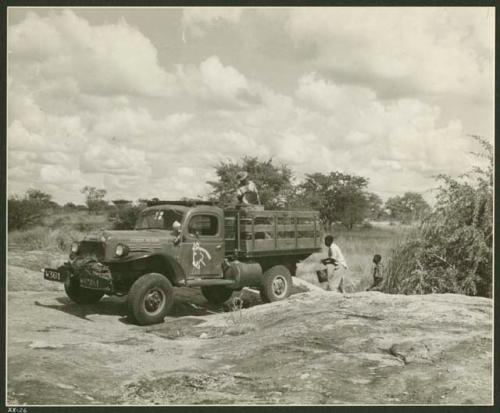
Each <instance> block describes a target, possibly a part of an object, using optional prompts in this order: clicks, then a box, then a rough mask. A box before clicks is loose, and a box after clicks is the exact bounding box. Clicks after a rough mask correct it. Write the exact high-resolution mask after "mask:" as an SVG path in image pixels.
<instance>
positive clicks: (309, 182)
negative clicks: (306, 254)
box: [295, 172, 370, 229]
mask: <svg viewBox="0 0 500 413" xmlns="http://www.w3.org/2000/svg"><path fill="white" fill-rule="evenodd" d="M367 185H368V179H366V178H363V177H361V176H356V175H349V174H343V173H341V172H330V174H328V175H325V174H322V173H319V172H317V173H314V174H308V175H306V179H305V181H304V182H303V183H302V184H301V185H299V188H298V191H297V194H296V195H295V198H296V199H298V200H299V202H300V203H307V204H308V205H309V207H311V208H312V209H316V210H318V211H319V213H320V219H321V221H322V222H323V224H324V225H325V226H327V228H329V227H330V226H331V225H332V223H334V222H336V221H340V222H342V223H343V224H344V225H345V226H346V227H347V228H349V229H352V228H353V226H354V224H357V223H359V222H362V221H363V219H364V218H365V216H366V212H367V210H368V208H369V205H370V204H369V202H370V195H369V194H368V193H367V192H366V191H365V188H366V186H367Z"/></svg>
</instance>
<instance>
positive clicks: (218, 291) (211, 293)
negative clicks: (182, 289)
mask: <svg viewBox="0 0 500 413" xmlns="http://www.w3.org/2000/svg"><path fill="white" fill-rule="evenodd" d="M201 293H202V294H203V297H205V298H206V299H207V300H208V302H209V303H210V304H215V305H220V304H222V303H225V302H226V301H227V300H229V298H230V297H231V295H233V290H230V289H229V288H226V287H224V286H223V285H211V286H207V287H201Z"/></svg>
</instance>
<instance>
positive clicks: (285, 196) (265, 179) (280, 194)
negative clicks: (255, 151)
mask: <svg viewBox="0 0 500 413" xmlns="http://www.w3.org/2000/svg"><path fill="white" fill-rule="evenodd" d="M241 171H246V172H248V174H249V178H250V180H252V181H253V182H254V183H255V185H256V186H257V189H258V191H259V196H260V201H261V203H262V204H263V205H264V206H265V208H266V209H283V208H287V207H288V206H289V201H290V199H291V195H292V193H293V183H292V180H293V174H292V170H291V169H290V168H288V167H287V166H286V165H280V166H277V165H275V164H274V163H273V160H272V159H269V160H267V161H260V160H259V159H258V158H256V157H248V156H245V157H244V158H242V159H241V161H240V162H232V161H225V162H220V163H219V164H218V165H217V166H216V167H215V173H216V174H217V178H218V180H217V181H208V184H209V185H210V186H211V187H212V188H213V189H212V192H211V193H210V198H211V199H212V200H215V201H217V202H219V203H220V204H221V205H223V206H224V205H230V204H231V203H234V202H235V194H236V189H237V188H238V180H237V177H236V176H237V174H238V172H241Z"/></svg>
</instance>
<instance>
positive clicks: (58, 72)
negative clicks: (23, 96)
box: [9, 10, 175, 96]
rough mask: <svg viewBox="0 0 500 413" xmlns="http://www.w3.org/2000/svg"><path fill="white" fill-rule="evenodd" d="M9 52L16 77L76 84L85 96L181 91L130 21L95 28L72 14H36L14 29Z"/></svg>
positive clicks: (144, 38) (11, 31)
mask: <svg viewBox="0 0 500 413" xmlns="http://www.w3.org/2000/svg"><path fill="white" fill-rule="evenodd" d="M9 50H10V51H11V56H10V57H11V62H12V65H11V67H10V70H11V73H15V76H16V77H17V78H19V77H23V78H24V80H25V81H26V82H33V81H35V82H36V81H38V80H39V79H42V80H44V81H45V82H46V83H48V84H50V83H51V82H61V81H68V79H70V81H73V82H74V83H73V86H74V87H75V88H77V89H78V90H79V91H80V92H81V93H88V94H92V95H100V96H105V95H122V94H137V95H146V96H165V95H169V94H172V93H173V90H174V89H175V82H174V80H173V77H172V75H170V74H168V73H167V72H166V71H165V70H164V69H162V68H161V67H160V66H159V64H158V56H157V51H156V49H155V47H154V46H153V45H152V43H151V42H150V40H149V39H148V38H147V37H145V36H144V35H143V34H142V33H141V32H140V31H139V30H138V29H136V28H134V27H132V26H130V25H128V24H127V23H126V22H125V20H121V21H120V22H118V23H116V24H103V25H99V26H91V25H90V24H89V23H88V21H87V20H85V19H83V18H81V17H78V16H77V15H76V14H75V13H74V12H73V11H71V10H64V11H63V12H61V13H53V14H50V15H49V16H48V17H40V16H39V15H37V14H35V13H30V14H29V15H28V16H27V17H26V19H25V20H23V21H22V22H20V23H19V24H17V25H14V26H12V28H11V30H10V32H9ZM45 86H47V84H45Z"/></svg>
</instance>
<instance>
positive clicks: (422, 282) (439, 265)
mask: <svg viewBox="0 0 500 413" xmlns="http://www.w3.org/2000/svg"><path fill="white" fill-rule="evenodd" d="M474 138H475V139H476V140H477V141H478V142H479V143H480V144H481V146H482V148H483V153H481V154H479V155H478V156H480V157H482V158H485V159H486V161H487V165H486V166H483V167H479V166H478V167H476V168H474V169H473V170H472V171H470V172H469V173H466V174H464V175H463V176H461V177H460V178H459V179H453V178H452V177H450V176H447V175H440V176H438V177H437V179H438V180H439V182H440V186H439V189H438V195H437V203H436V206H435V208H434V211H433V212H432V213H431V214H429V215H428V217H427V218H426V219H425V220H424V221H423V222H422V224H421V225H420V227H419V228H418V229H417V230H416V231H415V232H414V233H413V234H411V236H409V237H408V239H407V240H406V242H403V243H401V245H399V246H398V247H397V248H396V249H395V250H394V251H393V253H392V259H391V260H390V262H389V265H388V267H387V278H386V283H385V286H384V289H385V291H387V292H395V293H403V294H414V293H417V294H428V293H444V292H450V293H460V294H467V295H480V296H487V297H491V295H492V290H491V288H492V275H493V274H492V257H493V250H492V245H493V171H494V169H493V153H494V152H493V147H492V145H491V144H490V143H489V142H487V141H486V140H485V139H482V138H479V137H474Z"/></svg>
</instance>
